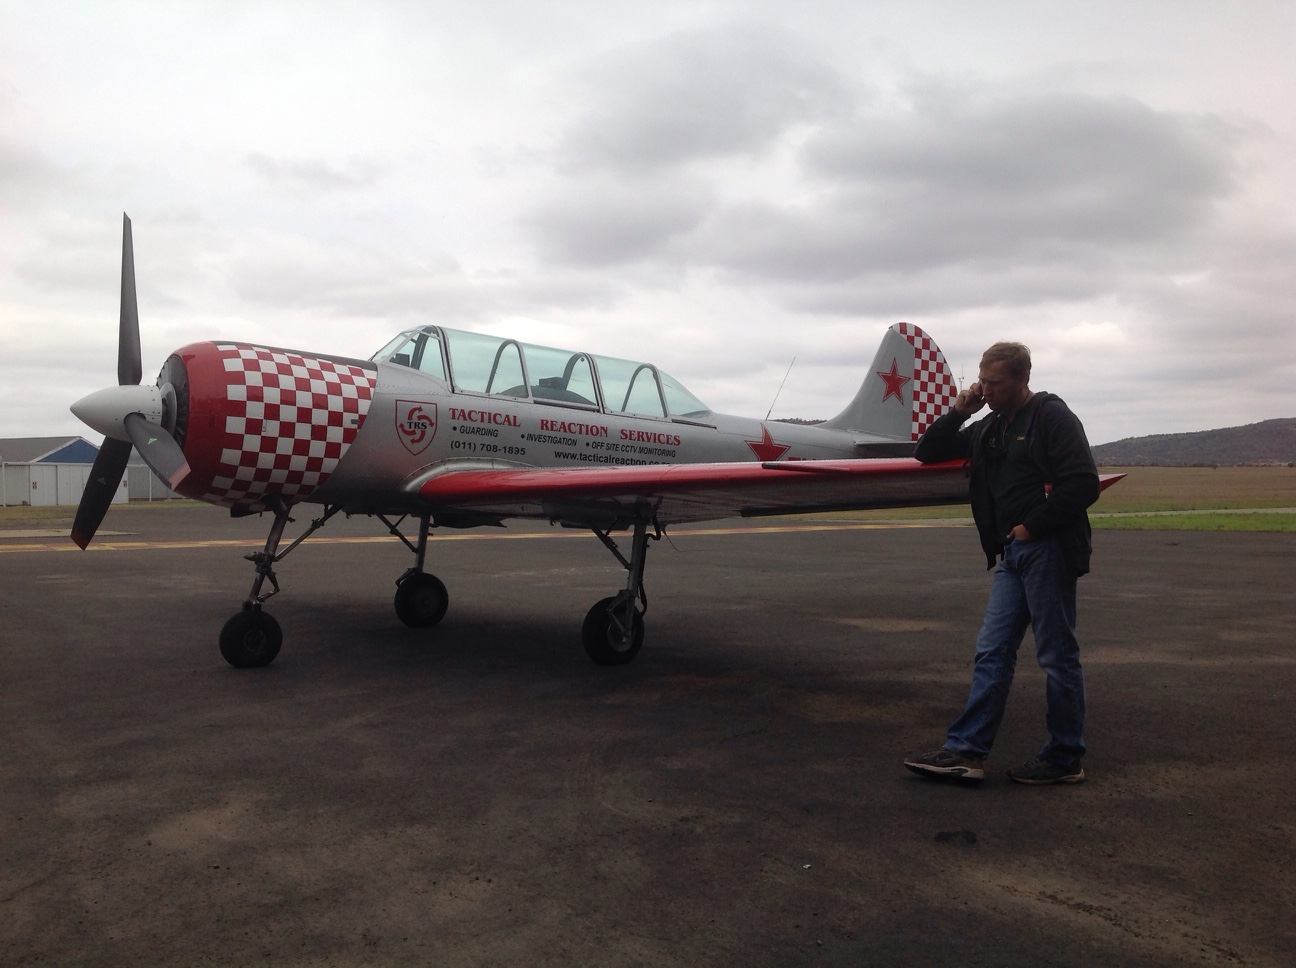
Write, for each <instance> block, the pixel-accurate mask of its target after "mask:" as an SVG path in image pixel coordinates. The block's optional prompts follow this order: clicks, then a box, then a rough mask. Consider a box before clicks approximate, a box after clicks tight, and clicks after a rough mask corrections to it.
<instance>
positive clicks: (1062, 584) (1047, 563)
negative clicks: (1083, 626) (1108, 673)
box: [945, 539, 1085, 767]
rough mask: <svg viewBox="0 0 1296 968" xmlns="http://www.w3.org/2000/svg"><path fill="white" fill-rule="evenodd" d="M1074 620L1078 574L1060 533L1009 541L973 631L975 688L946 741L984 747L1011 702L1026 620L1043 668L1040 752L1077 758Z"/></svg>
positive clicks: (1079, 711)
mask: <svg viewBox="0 0 1296 968" xmlns="http://www.w3.org/2000/svg"><path fill="white" fill-rule="evenodd" d="M1075 624H1076V578H1075V575H1073V574H1072V573H1071V571H1070V569H1069V568H1068V567H1067V565H1066V562H1065V561H1064V560H1063V556H1062V549H1061V548H1060V547H1059V545H1058V543H1057V541H1055V540H1051V539H1046V540H1040V541H1011V542H1009V543H1008V545H1006V546H1005V548H1004V555H1003V560H1002V561H1000V562H999V565H998V567H997V568H996V569H995V573H994V581H993V583H992V584H991V586H990V601H989V603H988V604H987V605H986V612H985V620H984V622H983V624H982V626H981V633H980V634H979V635H978V636H977V643H976V663H975V665H974V667H973V670H972V691H971V693H970V694H969V696H968V701H967V707H966V708H965V709H964V710H963V715H961V716H959V718H958V719H957V720H956V721H955V722H954V725H952V726H951V727H950V728H949V733H948V737H949V738H948V740H947V742H946V743H945V748H946V749H950V750H954V751H956V752H960V753H972V754H974V755H977V756H986V755H987V754H989V752H990V748H991V747H992V746H993V745H994V739H995V734H996V733H998V732H999V724H1000V723H1001V722H1003V716H1004V709H1005V708H1006V707H1007V705H1008V692H1009V690H1010V689H1011V688H1012V681H1013V673H1014V671H1015V670H1016V667H1017V649H1018V647H1019V646H1020V645H1021V643H1022V638H1023V637H1024V636H1025V635H1026V628H1027V626H1028V625H1029V626H1030V627H1031V629H1032V631H1033V632H1034V635H1035V652H1036V657H1037V659H1038V660H1039V664H1040V668H1041V669H1043V670H1044V672H1045V673H1046V674H1047V675H1048V687H1047V697H1048V713H1047V715H1046V717H1045V724H1046V725H1047V727H1048V731H1049V741H1048V743H1047V744H1045V746H1044V748H1043V749H1042V750H1041V751H1040V758H1041V759H1044V760H1047V761H1048V762H1050V763H1055V764H1057V765H1059V766H1064V767H1073V766H1078V765H1079V763H1080V758H1081V757H1082V756H1084V752H1085V745H1084V738H1083V737H1084V720H1085V694H1084V672H1083V671H1082V670H1081V668H1080V646H1079V644H1078V643H1077V642H1076V635H1075Z"/></svg>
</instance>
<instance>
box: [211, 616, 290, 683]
mask: <svg viewBox="0 0 1296 968" xmlns="http://www.w3.org/2000/svg"><path fill="white" fill-rule="evenodd" d="M282 645H283V630H282V629H281V628H279V623H278V622H276V621H275V620H274V617H273V616H272V615H270V614H269V613H267V612H263V611H261V609H259V608H245V609H243V611H241V612H239V613H238V614H237V615H235V616H234V617H233V618H231V619H230V620H229V621H228V622H226V623H225V627H224V628H223V629H221V634H220V651H221V655H223V656H224V657H225V661H226V662H228V663H229V664H230V665H232V666H233V667H234V668H236V669H255V668H258V667H260V666H267V665H269V664H270V663H271V662H273V661H274V659H275V656H277V655H278V654H279V648H280V646H282Z"/></svg>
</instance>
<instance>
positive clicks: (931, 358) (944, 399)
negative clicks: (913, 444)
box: [899, 323, 958, 440]
mask: <svg viewBox="0 0 1296 968" xmlns="http://www.w3.org/2000/svg"><path fill="white" fill-rule="evenodd" d="M899 330H900V335H901V336H903V337H904V338H905V339H907V340H908V341H909V343H910V345H911V346H913V348H914V372H913V380H914V390H913V428H912V431H911V434H912V436H911V439H912V440H917V439H918V438H919V437H921V436H922V434H923V431H925V430H926V429H927V428H928V427H930V426H931V425H932V421H934V420H935V419H936V418H937V417H939V416H940V415H941V414H943V413H944V412H945V411H946V410H948V409H949V408H950V407H952V406H954V398H955V397H957V396H958V387H956V386H955V385H954V378H953V377H952V376H951V375H950V371H949V366H948V365H947V364H946V363H945V357H944V355H943V354H942V353H941V351H940V347H939V346H937V345H936V341H935V340H933V339H932V338H931V337H930V336H928V335H927V334H926V333H924V332H923V331H922V330H921V329H919V328H918V327H917V326H915V325H914V324H913V323H900V324H899Z"/></svg>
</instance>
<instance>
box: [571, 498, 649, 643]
mask: <svg viewBox="0 0 1296 968" xmlns="http://www.w3.org/2000/svg"><path fill="white" fill-rule="evenodd" d="M648 524H649V522H648V520H647V519H644V518H641V519H639V520H637V521H636V522H635V526H634V537H633V538H632V539H631V545H630V559H629V560H628V561H627V560H626V558H625V556H624V555H622V554H621V551H620V549H619V548H617V546H616V543H615V542H614V541H613V540H612V538H611V537H610V536H609V534H608V532H606V531H599V530H597V529H594V534H595V535H596V536H597V537H598V539H599V540H600V541H601V542H603V545H604V546H605V547H606V548H607V549H608V551H610V552H612V554H613V555H614V556H615V557H616V559H617V561H619V562H621V564H622V565H623V566H624V567H625V570H626V587H625V588H623V589H622V590H621V591H619V592H617V593H616V594H615V595H613V596H612V597H611V598H604V599H602V600H601V601H599V602H597V603H596V604H595V605H594V607H593V608H591V609H590V610H589V613H588V614H587V615H586V616H585V622H584V624H583V625H581V644H582V645H584V646H585V653H586V654H587V655H588V656H589V657H590V658H591V659H593V660H594V661H595V662H597V663H598V664H599V665H625V664H627V663H629V662H632V661H634V657H635V656H636V655H638V654H639V649H640V648H641V647H642V646H643V636H644V624H643V616H644V612H646V611H648V595H647V593H646V592H645V591H644V587H643V573H644V563H645V561H646V560H647V557H648V541H649V539H651V540H653V541H657V540H660V538H661V529H660V528H659V527H657V525H656V523H655V522H654V523H653V532H652V533H651V534H649V532H648ZM636 600H638V601H640V602H642V603H643V608H639V607H638V606H637V605H636V604H635V602H636Z"/></svg>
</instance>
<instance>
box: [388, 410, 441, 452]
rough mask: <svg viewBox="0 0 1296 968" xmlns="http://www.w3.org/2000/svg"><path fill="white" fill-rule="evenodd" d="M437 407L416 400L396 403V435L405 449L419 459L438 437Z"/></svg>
mask: <svg viewBox="0 0 1296 968" xmlns="http://www.w3.org/2000/svg"><path fill="white" fill-rule="evenodd" d="M436 429H437V405H436V404H435V403H419V402H417V401H414V400H397V401H396V433H397V435H398V436H399V437H400V442H401V443H402V444H404V445H405V449H406V450H408V451H409V452H410V453H411V454H413V455H414V456H415V457H417V456H418V455H419V454H421V453H423V451H425V450H427V448H428V444H430V443H432V439H433V438H434V437H436Z"/></svg>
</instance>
